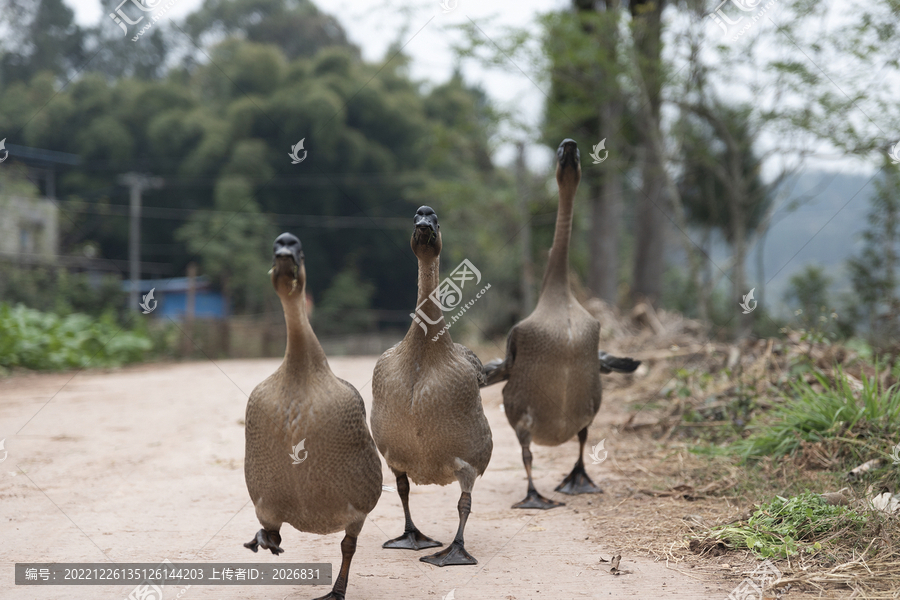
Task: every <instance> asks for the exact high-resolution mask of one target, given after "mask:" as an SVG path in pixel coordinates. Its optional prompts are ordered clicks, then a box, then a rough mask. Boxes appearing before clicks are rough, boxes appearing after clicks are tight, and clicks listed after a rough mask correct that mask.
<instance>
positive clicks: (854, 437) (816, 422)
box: [730, 369, 900, 460]
mask: <svg viewBox="0 0 900 600" xmlns="http://www.w3.org/2000/svg"><path fill="white" fill-rule="evenodd" d="M814 376H815V380H816V382H817V385H816V384H812V383H809V382H808V381H806V380H805V379H804V380H800V381H797V382H793V383H792V384H791V394H789V395H788V396H787V397H786V398H785V401H784V403H783V404H780V405H779V406H777V407H776V408H775V409H773V410H772V411H771V412H770V413H768V414H766V415H764V416H761V417H760V418H758V419H757V420H756V421H755V422H754V423H752V424H751V425H750V426H749V427H748V429H749V430H750V435H749V436H748V437H746V438H744V439H742V440H738V441H737V442H735V443H734V444H732V445H731V446H730V450H731V451H732V452H735V453H737V454H738V455H740V456H741V457H743V458H744V459H745V460H746V459H754V458H760V457H764V456H770V457H779V456H785V455H789V454H793V453H794V452H795V451H796V450H797V449H798V448H799V447H800V446H801V445H802V444H803V443H804V442H807V443H816V442H823V441H826V440H837V441H838V442H840V446H841V449H840V454H841V455H842V456H843V458H845V459H847V460H850V459H852V460H857V459H859V458H861V457H863V456H868V457H869V458H871V454H872V453H873V452H874V453H876V454H879V453H880V454H882V455H883V457H887V455H888V452H889V450H890V448H891V447H892V446H893V445H894V444H895V443H896V441H892V439H893V438H894V437H896V436H897V430H898V426H900V388H898V387H897V385H896V384H895V385H892V386H890V387H888V388H886V389H885V388H884V387H883V386H882V385H880V384H879V383H878V377H877V376H876V377H871V378H869V377H864V378H863V379H862V381H861V383H862V388H861V389H858V388H859V386H858V384H857V385H856V386H854V384H852V383H851V382H850V380H849V379H848V378H847V376H846V375H845V374H844V373H843V371H841V370H840V369H837V370H836V371H835V378H834V381H831V380H829V379H828V378H826V377H825V376H824V375H823V374H821V373H815V374H814ZM817 388H820V389H817Z"/></svg>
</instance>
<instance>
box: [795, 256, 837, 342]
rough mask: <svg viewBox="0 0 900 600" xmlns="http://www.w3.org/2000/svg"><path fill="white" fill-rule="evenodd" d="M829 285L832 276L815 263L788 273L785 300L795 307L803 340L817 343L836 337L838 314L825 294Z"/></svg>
mask: <svg viewBox="0 0 900 600" xmlns="http://www.w3.org/2000/svg"><path fill="white" fill-rule="evenodd" d="M830 284H831V278H830V277H828V276H827V275H825V271H824V269H823V268H822V267H818V266H815V265H807V266H806V268H805V269H804V270H803V271H801V272H799V273H797V274H796V275H793V276H791V279H790V288H788V290H787V292H786V293H785V298H784V300H785V302H787V304H788V306H789V307H790V308H792V309H793V310H794V315H795V316H796V317H797V318H798V321H799V323H800V327H802V328H803V336H802V337H801V339H803V340H804V341H806V340H812V341H815V342H819V341H824V340H826V339H834V338H836V337H838V334H839V324H838V321H837V318H838V315H837V313H836V312H835V311H834V308H833V307H832V306H831V303H830V300H829V297H828V286H829V285H830Z"/></svg>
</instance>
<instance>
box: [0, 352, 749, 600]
mask: <svg viewBox="0 0 900 600" xmlns="http://www.w3.org/2000/svg"><path fill="white" fill-rule="evenodd" d="M375 360H376V357H348V358H334V359H331V360H330V363H331V366H332V369H333V370H334V371H335V373H336V374H337V376H338V377H341V378H344V379H346V380H347V381H349V382H351V383H352V384H353V385H355V386H356V387H357V388H358V389H359V390H360V391H361V393H362V395H363V397H364V398H365V399H366V403H367V404H370V403H371V399H372V391H371V377H372V369H373V367H374V365H375ZM279 362H280V361H279V360H231V361H221V362H217V363H212V362H197V363H182V364H174V365H162V366H160V365H146V366H141V367H136V368H130V369H124V370H119V371H113V372H96V371H95V372H85V373H79V374H72V373H68V374H53V375H30V376H17V377H12V378H8V379H5V380H0V437H4V436H5V439H6V450H7V451H8V457H7V458H6V460H5V461H3V462H2V463H0V537H2V539H3V541H4V543H3V544H2V548H0V566H2V576H0V598H3V599H6V598H17V599H18V598H22V599H29V600H31V599H44V598H66V599H91V600H94V599H107V598H109V599H123V598H126V597H127V596H128V595H129V593H130V592H131V590H132V589H133V586H131V585H127V586H126V585H122V586H66V587H59V586H46V587H36V586H27V587H26V586H15V585H13V581H14V564H15V563H16V562H151V563H159V562H161V561H162V560H164V559H169V560H172V561H175V562H181V561H197V562H206V561H208V562H224V561H241V562H272V563H285V562H330V563H331V564H332V565H333V569H334V573H335V574H336V573H337V570H338V568H339V566H340V548H339V544H340V540H341V535H342V534H333V535H329V536H316V535H311V534H306V533H300V532H298V531H296V530H294V529H293V528H291V527H290V526H287V525H286V526H285V527H284V528H283V529H282V536H283V543H282V547H283V548H285V553H284V554H282V555H281V556H280V557H277V558H276V557H274V556H273V555H271V554H268V553H263V552H260V553H259V554H252V553H251V552H250V551H249V550H247V549H245V548H244V547H243V546H242V543H243V542H246V541H248V540H250V539H251V537H252V536H253V535H254V534H255V533H256V531H257V530H258V529H259V524H258V522H257V520H256V518H255V514H254V511H253V506H252V504H250V501H249V497H248V494H247V489H246V487H245V485H244V474H243V468H242V467H243V456H244V428H243V417H244V408H245V406H246V402H247V395H248V394H249V393H250V392H251V391H252V390H253V388H254V386H256V385H257V384H258V383H259V382H260V381H262V380H263V379H264V378H265V377H267V376H268V375H269V374H270V373H272V371H274V370H275V368H276V367H277V366H278V364H279ZM500 390H501V386H494V387H492V388H488V389H486V390H482V397H483V399H484V404H485V410H486V412H487V415H488V418H489V420H490V423H491V427H492V429H493V436H494V453H493V457H492V459H491V463H490V466H489V467H488V470H487V472H486V473H485V475H484V477H483V478H480V479H478V481H477V482H476V484H475V490H474V492H473V507H472V515H471V517H470V518H469V524H468V528H467V530H466V547H467V548H468V549H469V551H470V552H471V553H472V554H473V555H474V556H475V557H476V558H477V559H478V560H479V564H478V565H477V566H474V567H446V568H443V569H441V568H437V567H433V566H431V565H428V564H426V563H422V562H419V560H418V558H419V556H422V555H424V554H425V553H427V552H429V551H420V552H412V551H402V550H384V549H382V548H381V544H382V543H383V542H384V541H385V540H386V539H388V538H389V537H395V536H397V535H399V534H400V533H401V531H402V527H403V513H402V509H401V506H400V498H399V496H398V495H397V494H396V493H395V492H394V493H392V492H387V491H386V492H384V493H383V494H382V497H381V500H380V501H379V503H378V506H377V507H376V508H375V510H374V511H373V512H372V513H371V514H370V515H369V520H368V522H367V523H366V526H365V528H364V529H363V532H362V535H361V537H360V538H359V547H358V550H357V553H356V557H355V558H354V561H353V566H352V570H351V576H350V585H349V588H348V595H347V597H348V598H349V599H350V600H369V599H372V600H377V599H388V598H390V599H403V598H415V599H422V598H433V599H435V600H439V599H444V598H445V597H447V596H448V594H450V592H451V591H453V595H451V596H450V598H455V599H456V600H467V599H474V598H483V599H489V600H536V599H545V600H548V599H553V600H559V599H570V598H572V599H581V598H595V599H601V598H690V599H699V598H725V597H726V596H727V595H728V593H729V591H730V590H731V589H732V588H733V587H734V584H733V583H728V582H725V581H721V580H719V581H718V582H714V581H707V580H705V579H706V578H702V577H694V576H690V575H687V574H685V573H684V572H683V571H681V570H674V569H669V568H667V566H666V565H665V564H664V563H661V562H654V561H652V560H650V559H649V558H642V557H640V556H635V553H633V552H630V551H629V548H627V547H621V546H622V544H623V542H622V541H621V540H616V539H605V538H604V536H603V535H602V532H601V533H600V536H599V539H598V536H597V535H596V533H595V532H592V531H590V532H589V527H588V526H587V524H586V519H587V518H588V517H587V515H588V514H589V513H590V511H591V510H592V509H596V508H598V507H600V508H603V507H609V506H611V505H613V504H616V503H618V502H619V500H618V499H617V498H615V497H610V496H611V494H608V493H607V494H601V495H591V496H577V497H563V498H560V497H559V496H552V497H554V498H555V499H561V500H563V501H565V502H567V505H566V506H565V507H563V508H558V509H554V510H551V511H535V510H516V511H514V510H512V509H510V506H511V505H512V504H513V502H516V501H518V500H520V499H521V497H522V496H523V495H524V491H525V476H524V470H523V468H522V463H521V454H520V451H519V447H518V443H517V441H516V438H515V435H514V433H513V431H512V429H511V428H510V426H509V424H508V423H507V422H506V418H505V416H504V415H503V412H502V410H501V408H500V403H501V394H500ZM48 401H49V402H48ZM615 407H616V401H615V392H613V393H612V394H610V395H607V396H605V398H604V407H603V408H601V410H600V414H599V415H598V418H597V421H596V423H595V427H594V428H593V430H592V432H591V435H590V437H589V443H591V444H596V443H597V442H599V441H600V439H601V437H602V436H603V435H604V430H605V429H606V428H608V426H609V423H611V419H613V418H615V419H617V421H621V420H622V419H623V413H622V412H616V408H615ZM370 413H371V411H370ZM20 429H21V431H20V432H19V433H18V435H14V434H15V432H17V431H19V430H20ZM576 451H577V444H576V443H575V441H572V442H570V443H567V444H565V445H563V446H561V447H557V448H544V447H535V448H534V454H535V458H534V466H535V483H536V485H537V486H538V489H539V490H540V491H541V492H543V493H544V494H545V495H547V496H551V493H552V491H553V488H554V487H555V486H556V484H557V483H559V481H560V480H561V478H562V477H563V476H564V475H565V474H566V473H567V472H568V471H569V469H570V468H571V467H572V464H573V462H574V459H575V455H576ZM588 462H590V461H588ZM610 462H611V461H607V462H604V463H602V464H600V465H591V464H589V465H588V472H589V473H590V474H591V476H592V477H593V478H594V480H595V481H597V482H598V484H599V485H601V487H603V484H604V481H606V482H611V483H612V482H614V481H615V480H616V479H617V474H616V472H615V470H614V467H613V466H611V464H610ZM384 483H385V484H386V485H390V486H395V485H396V484H395V481H394V479H393V476H392V475H391V473H390V471H389V470H388V469H387V467H386V466H384ZM458 496H459V486H458V485H457V484H453V485H449V486H446V487H437V486H424V487H419V486H415V485H413V488H412V493H411V494H410V504H411V509H412V511H413V518H414V520H415V521H416V524H417V525H418V526H419V528H420V529H421V530H422V531H423V532H424V533H425V534H426V535H429V536H431V537H434V538H436V539H439V540H440V541H442V542H444V543H445V544H446V543H448V542H450V541H451V540H452V538H453V534H454V533H455V531H456V526H457V512H456V502H457V499H458ZM614 554H622V555H623V559H622V563H621V565H620V568H621V569H624V570H626V571H629V573H626V574H622V575H619V576H614V575H612V574H610V573H609V565H608V563H603V562H600V558H601V557H602V558H605V559H609V558H610V557H611V556H612V555H614ZM181 590H182V588H181V587H176V586H167V590H166V596H165V597H166V598H167V599H168V598H175V597H176V595H178V593H179V592H180V591H181ZM328 591H329V590H328V589H326V588H325V587H322V586H319V587H310V586H294V587H283V586H252V587H251V586H242V587H220V586H193V587H191V588H190V589H188V590H186V591H184V592H183V593H182V594H181V596H180V598H181V599H183V600H201V599H219V598H248V599H257V598H258V599H275V598H278V599H281V598H291V599H297V600H299V599H308V598H314V597H317V596H321V595H324V594H325V593H327V592H328Z"/></svg>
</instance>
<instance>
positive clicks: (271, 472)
mask: <svg viewBox="0 0 900 600" xmlns="http://www.w3.org/2000/svg"><path fill="white" fill-rule="evenodd" d="M273 253H274V256H273V259H272V262H273V266H272V270H271V271H270V275H271V279H272V285H273V286H274V287H275V291H276V293H277V294H278V297H279V298H280V299H281V306H282V308H283V309H284V320H285V323H286V324H287V349H286V350H285V354H284V361H283V362H282V363H281V365H280V366H279V367H278V369H277V370H276V371H275V372H274V373H273V374H272V375H270V376H269V377H268V378H267V379H266V380H265V381H263V382H262V383H260V384H259V385H258V386H256V388H255V389H254V390H253V393H251V394H250V399H249V401H248V402H247V415H246V419H245V422H246V454H245V460H244V475H245V478H246V480H247V490H248V491H249V492H250V498H251V499H252V500H253V505H254V507H255V508H256V516H257V518H258V519H259V523H260V525H262V527H263V528H262V529H260V530H259V532H258V533H257V534H256V537H255V538H254V539H253V540H251V541H250V542H248V543H246V544H244V546H245V547H247V548H249V549H251V550H253V552H257V550H258V548H260V547H261V548H263V549H264V550H269V551H271V552H272V554H275V555H278V554H281V553H282V552H284V550H283V549H282V548H281V535H280V533H279V531H280V530H281V525H282V524H283V523H289V524H290V525H292V526H293V527H294V528H296V529H298V530H300V531H305V532H308V533H317V534H328V533H334V532H336V531H341V530H343V531H344V532H345V536H344V539H343V541H342V542H341V556H342V560H341V570H340V574H339V575H338V577H337V579H336V580H335V583H334V588H333V589H332V591H331V593H330V594H328V595H326V596H323V597H322V598H319V599H318V600H343V599H344V596H345V594H346V591H347V578H348V576H349V572H350V561H351V560H352V558H353V554H354V552H355V551H356V540H357V537H358V536H359V533H360V531H361V530H362V526H363V523H364V522H365V519H366V515H367V514H369V512H371V510H372V509H373V508H375V504H376V503H377V502H378V498H379V497H380V496H381V483H382V478H381V459H379V457H378V451H377V449H376V447H375V442H374V440H373V439H372V435H371V434H370V433H369V428H368V426H367V425H366V409H365V405H364V404H363V399H362V397H361V396H360V395H359V392H358V391H356V389H355V388H354V387H353V386H352V385H350V384H349V383H347V382H346V381H344V380H342V379H338V378H337V377H335V375H334V373H332V371H331V368H330V367H329V366H328V360H327V359H326V357H325V352H324V351H323V350H322V346H321V345H319V340H318V339H317V338H316V334H315V333H314V332H313V330H312V327H311V326H310V324H309V319H308V317H307V313H306V311H307V307H306V301H305V298H306V294H305V288H306V270H305V268H304V265H303V249H302V245H301V244H300V240H298V239H297V238H296V237H294V236H293V235H291V234H290V233H282V234H281V235H279V236H278V238H277V239H276V240H275V244H274V248H273Z"/></svg>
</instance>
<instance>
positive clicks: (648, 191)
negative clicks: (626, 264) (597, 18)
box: [630, 0, 668, 304]
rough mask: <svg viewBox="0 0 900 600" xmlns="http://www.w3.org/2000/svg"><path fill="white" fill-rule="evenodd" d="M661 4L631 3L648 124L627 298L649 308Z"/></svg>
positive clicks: (656, 214)
mask: <svg viewBox="0 0 900 600" xmlns="http://www.w3.org/2000/svg"><path fill="white" fill-rule="evenodd" d="M663 6H664V2H663V0H633V1H632V2H631V4H630V9H631V15H632V18H633V21H634V37H635V40H634V42H635V44H634V45H635V49H636V50H637V53H638V60H637V68H638V69H639V71H640V75H641V77H642V79H643V81H644V85H645V86H646V91H647V96H648V100H649V103H650V105H649V107H648V108H649V110H650V114H651V115H652V117H653V119H652V123H645V127H644V132H643V135H642V137H643V139H642V140H641V141H642V144H643V146H644V150H645V152H644V157H643V158H644V164H643V168H642V174H641V190H640V192H639V200H638V210H637V218H636V220H635V222H636V224H637V230H636V231H635V261H634V278H633V281H632V288H631V294H632V297H633V298H634V299H635V300H637V299H639V298H640V299H644V300H646V301H649V302H651V303H653V304H655V303H657V302H658V301H659V296H660V292H661V291H662V277H663V270H664V269H665V242H664V236H665V213H664V212H663V211H664V210H665V208H666V206H667V205H668V202H667V194H665V193H664V182H663V178H664V177H665V173H664V171H663V169H664V168H665V165H664V160H665V157H664V156H663V155H662V154H661V153H660V152H658V151H657V150H658V149H657V148H656V144H654V142H653V137H652V136H653V135H654V133H653V132H650V131H649V128H650V127H659V124H660V119H659V116H660V105H661V89H662V82H661V80H660V47H661V42H660V36H661V30H662V25H661V17H662V9H663Z"/></svg>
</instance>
